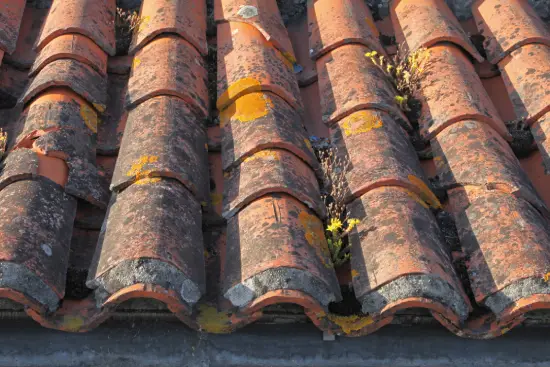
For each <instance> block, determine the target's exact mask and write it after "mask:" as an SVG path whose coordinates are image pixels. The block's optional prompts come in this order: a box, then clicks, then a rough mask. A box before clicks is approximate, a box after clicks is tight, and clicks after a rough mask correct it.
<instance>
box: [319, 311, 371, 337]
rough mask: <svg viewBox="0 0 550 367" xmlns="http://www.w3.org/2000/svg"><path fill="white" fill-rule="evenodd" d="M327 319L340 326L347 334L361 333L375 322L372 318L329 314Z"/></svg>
mask: <svg viewBox="0 0 550 367" xmlns="http://www.w3.org/2000/svg"><path fill="white" fill-rule="evenodd" d="M327 318H328V319H329V320H330V321H331V322H333V323H335V324H336V325H338V326H339V327H340V328H341V329H342V331H343V332H344V333H345V334H351V333H352V332H355V331H360V330H362V329H363V328H365V327H367V326H369V325H370V324H372V323H373V322H374V320H373V319H372V317H371V316H359V315H352V316H340V315H335V314H330V313H329V314H328V315H327Z"/></svg>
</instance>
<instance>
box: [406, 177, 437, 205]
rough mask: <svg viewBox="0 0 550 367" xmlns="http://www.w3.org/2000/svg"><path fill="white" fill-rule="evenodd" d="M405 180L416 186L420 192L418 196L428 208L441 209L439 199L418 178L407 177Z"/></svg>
mask: <svg viewBox="0 0 550 367" xmlns="http://www.w3.org/2000/svg"><path fill="white" fill-rule="evenodd" d="M407 178H408V179H409V181H411V183H412V184H413V185H414V186H416V187H417V188H418V189H419V190H420V192H419V196H420V198H421V199H422V200H424V201H425V202H426V204H428V205H429V206H430V207H432V208H435V209H440V208H441V203H440V202H439V199H438V198H437V196H435V194H434V193H433V192H432V190H430V188H429V187H428V186H427V185H426V184H425V183H424V181H422V180H421V179H420V178H418V177H416V176H415V175H408V176H407Z"/></svg>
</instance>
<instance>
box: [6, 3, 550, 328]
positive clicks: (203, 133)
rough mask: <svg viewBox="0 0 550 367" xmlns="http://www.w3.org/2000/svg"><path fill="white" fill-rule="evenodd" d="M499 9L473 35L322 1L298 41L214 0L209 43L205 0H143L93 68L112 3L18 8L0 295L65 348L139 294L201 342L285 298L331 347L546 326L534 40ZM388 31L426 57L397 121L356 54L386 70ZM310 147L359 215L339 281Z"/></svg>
mask: <svg viewBox="0 0 550 367" xmlns="http://www.w3.org/2000/svg"><path fill="white" fill-rule="evenodd" d="M496 2H497V1H496V0H485V2H481V1H478V2H477V3H476V5H475V6H484V5H485V6H487V4H489V5H490V4H495V5H499V4H500V3H499V4H496ZM501 3H502V4H501V5H502V7H506V11H502V12H500V13H499V12H498V11H496V14H494V16H493V15H491V16H490V18H491V19H488V18H487V16H488V15H487V14H490V13H491V12H494V10H493V8H491V9H488V10H489V12H483V11H480V14H478V15H476V16H477V17H478V18H479V19H478V21H480V20H481V21H482V22H487V23H486V24H485V23H483V24H476V22H474V21H471V20H470V21H468V22H462V23H458V21H457V20H456V18H455V16H454V15H453V14H452V13H451V11H450V10H449V9H448V8H447V6H446V5H445V3H444V2H443V1H442V0H422V1H414V2H413V1H410V0H400V1H399V0H397V1H394V2H393V3H392V19H389V17H386V18H383V19H382V20H377V21H373V18H372V17H371V14H370V12H369V9H368V8H367V7H366V6H365V5H364V4H363V2H361V1H355V0H338V1H336V2H334V1H333V2H326V1H324V0H317V1H316V2H312V3H311V4H310V7H309V19H310V22H309V23H311V24H308V19H307V17H306V15H305V14H303V15H302V16H301V17H298V18H297V19H295V20H294V21H293V23H292V24H290V25H288V26H284V25H283V23H282V22H281V17H280V16H279V12H278V11H277V10H278V9H277V7H278V6H281V5H277V4H278V2H276V1H275V0H219V1H218V2H217V3H216V7H217V8H216V14H215V15H216V23H217V25H216V27H211V29H210V31H215V30H216V29H217V31H218V34H217V36H216V35H215V34H214V33H209V37H210V38H209V43H208V47H207V45H206V42H205V40H206V22H207V19H206V14H205V13H206V12H205V10H206V8H205V6H206V3H205V2H204V1H198V2H197V1H184V0H177V1H170V2H166V3H165V2H161V1H154V0H144V1H143V6H142V8H141V15H140V17H141V24H140V25H139V26H137V28H136V29H135V30H134V31H133V36H134V39H133V44H132V45H133V46H132V47H133V48H132V51H133V52H135V55H134V56H128V55H123V53H124V52H123V51H124V50H122V51H121V50H119V53H121V55H120V56H116V57H108V56H107V54H108V53H112V52H114V50H115V34H119V33H120V32H115V27H117V26H120V25H119V24H118V23H117V24H115V22H114V16H115V1H114V0H109V1H107V0H101V2H98V4H96V2H95V1H93V5H92V1H91V0H85V1H84V0H83V1H81V0H79V1H76V0H70V1H64V2H61V1H60V0H54V4H53V7H52V9H50V10H48V9H37V8H35V5H36V4H35V2H28V4H27V9H26V10H25V14H24V16H23V23H22V24H21V26H19V24H17V25H16V28H17V29H19V28H20V31H19V39H18V40H17V48H16V50H15V52H13V53H12V54H11V55H7V54H8V53H6V55H5V56H4V58H5V60H4V64H2V65H0V127H2V129H3V130H4V131H6V132H7V133H8V139H7V150H6V153H5V154H4V157H3V159H2V164H1V165H0V204H1V205H0V209H1V210H3V213H4V214H2V215H0V235H1V236H4V241H2V243H0V270H1V272H2V274H3V275H4V276H2V277H1V279H0V298H8V299H10V300H12V301H14V302H17V303H19V304H21V305H23V308H24V310H25V312H26V313H27V314H28V315H29V316H31V317H32V318H33V319H34V320H36V321H37V322H39V323H40V324H41V325H43V326H45V327H50V328H55V329H60V330H65V331H85V330H89V329H92V328H94V327H96V326H97V325H99V324H100V323H101V322H103V321H105V320H107V319H108V318H109V317H110V316H111V315H112V314H113V312H115V310H116V309H117V307H119V306H120V305H121V304H122V303H124V306H123V307H124V309H125V310H127V309H128V308H129V309H131V310H135V309H136V307H137V308H140V307H142V306H139V305H138V304H137V303H136V301H135V299H137V298H139V299H141V302H150V300H157V301H159V302H160V303H161V304H162V306H161V308H162V309H163V311H158V310H157V312H164V310H168V311H169V312H171V313H173V314H174V315H175V316H176V317H177V318H178V319H179V320H181V321H182V322H184V323H185V324H186V325H188V326H189V327H191V328H193V329H197V330H202V331H207V332H218V333H220V332H230V331H233V330H235V329H237V328H239V327H242V326H244V325H247V324H249V323H251V322H255V321H257V320H260V319H262V318H263V317H264V316H267V317H270V319H273V316H270V315H272V314H271V313H270V312H269V310H270V308H271V307H275V308H276V309H277V310H278V311H277V312H279V310H283V311H284V312H286V310H287V309H288V307H289V306H287V305H286V304H289V303H293V304H295V305H299V306H301V307H303V312H304V314H305V316H307V317H308V318H309V319H310V320H311V321H312V322H313V323H314V324H315V325H316V326H317V327H318V328H320V329H321V330H323V331H325V332H327V333H332V334H345V335H350V336H356V335H364V334H370V333H372V332H374V331H376V330H378V329H380V328H381V327H383V326H385V325H387V324H389V323H392V322H394V321H395V320H401V318H402V315H401V314H402V313H403V311H405V312H406V313H407V314H409V313H412V314H415V315H416V313H415V312H418V311H417V309H424V310H425V311H426V312H429V313H430V314H431V315H432V316H433V317H434V318H435V319H436V320H437V321H439V323H441V324H442V325H443V326H444V327H446V328H447V329H449V330H450V331H451V332H453V333H455V334H457V335H459V336H462V337H470V338H491V337H496V336H499V335H501V334H503V333H505V332H506V331H507V330H508V329H510V328H512V327H514V326H516V325H519V324H520V323H522V322H523V320H525V319H526V318H527V316H526V313H527V312H529V311H532V310H536V309H548V308H549V305H550V293H549V292H548V290H549V289H550V288H549V287H548V285H547V278H548V276H549V275H548V269H547V268H548V261H549V259H550V243H549V240H550V238H549V236H550V231H549V222H548V218H547V217H548V211H547V205H548V204H549V203H550V191H549V190H548V189H547V188H548V182H549V181H548V180H549V179H550V176H544V172H543V168H542V162H546V163H547V164H548V166H549V167H548V168H550V160H549V158H548V157H549V153H548V151H549V149H550V148H548V143H547V139H546V135H547V130H549V129H550V128H548V126H550V124H548V123H547V121H546V120H547V115H548V114H547V113H546V112H547V106H546V104H547V102H546V100H545V98H544V96H545V93H546V89H545V83H544V81H545V79H544V78H545V77H546V74H547V72H546V69H545V68H546V67H547V66H548V65H547V64H548V62H547V61H548V60H547V57H546V56H547V55H546V52H547V45H545V44H543V43H544V41H545V39H539V41H537V42H533V41H534V40H537V38H536V37H538V36H537V35H536V34H535V33H536V32H539V33H542V34H544V32H546V31H544V30H542V28H540V24H541V23H540V21H539V20H538V19H537V18H536V16H535V15H534V14H533V11H532V10H530V9H529V8H527V7H525V6H524V4H523V3H521V4H520V3H519V2H515V1H510V2H504V1H501ZM61 6H63V7H64V8H63V10H66V11H65V12H63V11H62V9H61ZM0 7H1V6H0ZM65 8H66V9H65ZM327 9H328V10H327ZM453 9H454V7H453ZM210 10H212V9H211V8H210ZM283 10H284V9H283ZM476 11H477V10H476ZM350 12H351V13H353V14H352V15H350V14H351V13H350ZM65 13H66V15H64V14H65ZM210 15H212V14H210ZM380 15H383V14H382V13H379V14H377V16H380ZM499 17H500V18H505V20H503V21H499V22H495V21H494V19H500V18H499ZM10 19H11V20H10V22H11V23H14V24H15V22H14V20H15V17H13V18H10ZM213 20H214V19H213V17H211V18H210V19H209V21H210V23H211V24H212V25H213V24H214V22H213ZM17 22H19V21H17ZM392 22H393V28H394V29H393V28H392ZM518 22H520V23H518ZM11 23H10V24H11ZM43 23H44V24H43ZM516 24H521V27H519V26H518V27H517V28H520V29H519V30H517V31H515V29H513V30H512V31H513V33H514V34H513V35H510V36H509V37H510V38H508V39H506V38H505V39H502V37H501V38H499V36H496V33H498V32H499V31H501V30H502V31H503V32H504V31H505V30H506V28H509V26H510V25H516ZM476 25H479V26H480V27H481V29H485V28H487V30H484V35H485V37H487V35H488V33H487V32H489V30H490V32H496V33H495V34H494V35H495V37H497V38H498V39H497V41H498V42H500V43H499V44H497V45H496V46H495V47H496V48H495V49H498V47H502V48H503V52H504V53H505V54H506V55H504V58H503V59H502V60H500V63H499V64H498V65H493V64H490V63H489V62H485V63H479V60H481V57H480V55H479V52H481V51H483V50H481V44H482V39H483V36H482V35H479V34H477V30H476ZM308 26H311V29H312V31H313V32H312V34H311V35H310V34H309V32H308V31H307V28H308ZM0 27H1V26H0ZM41 28H43V30H42V31H41V32H40V29H41ZM501 28H502V29H501ZM497 29H498V31H497ZM2 31H4V29H2V30H0V50H2V45H3V44H2ZM118 31H119V30H118ZM300 32H301V33H300ZM39 33H40V34H39ZM470 34H471V38H469V35H470ZM394 35H396V36H397V42H398V43H399V42H402V41H406V43H407V46H408V47H409V49H417V48H419V47H422V46H424V47H427V48H428V49H429V60H428V64H427V66H426V68H425V72H424V75H423V78H422V82H421V85H420V91H419V92H418V95H417V97H420V102H422V103H423V106H422V109H421V110H420V109H419V110H415V111H412V113H411V111H406V112H407V115H405V113H404V112H403V111H402V110H401V108H400V106H398V104H397V103H396V101H395V96H396V95H397V91H396V90H395V88H394V87H393V86H392V84H393V83H392V81H391V80H390V79H389V78H388V77H387V76H386V75H385V73H383V72H381V71H380V70H379V69H378V67H377V66H375V65H373V64H372V63H371V62H370V60H369V59H368V58H367V57H365V53H366V52H367V51H368V50H370V49H375V50H378V52H379V53H381V54H382V53H383V52H384V50H386V51H387V52H386V53H387V54H388V55H391V56H390V57H394V56H395V55H396V50H397V45H396V44H395V42H394V41H395V39H394ZM539 36H540V35H539ZM35 38H38V40H36V39H35ZM306 38H307V40H306ZM378 38H379V39H378ZM543 38H544V37H543ZM128 40H129V39H128ZM510 40H513V42H512V41H510ZM118 41H120V39H119V40H118ZM14 42H15V40H14ZM36 42H37V43H38V49H37V50H38V51H37V52H35V51H33V50H30V49H29V48H28V47H27V46H28V45H30V44H33V43H36ZM507 42H508V43H510V45H508V43H507ZM119 43H120V42H119ZM310 44H311V45H314V47H311V46H310ZM473 44H475V45H476V46H477V47H478V49H479V52H478V50H476V48H475V47H474V46H473ZM491 45H492V43H491V42H486V44H485V46H486V47H487V48H488V49H487V50H486V51H487V53H488V55H489V58H491V57H492V55H491V53H492V52H493V51H494V50H493V49H492V47H493V46H491ZM507 45H508V46H510V47H511V48H510V49H507V47H508V46H507ZM312 48H315V50H313V52H312V53H311V54H310V49H312ZM317 48H318V50H317ZM512 48H513V50H512ZM292 49H294V52H293V51H292ZM207 50H208V51H209V52H210V53H209V54H208V55H206V51H207ZM3 52H4V51H0V53H3ZM316 52H317V53H316ZM481 53H482V54H484V52H481ZM294 55H295V56H296V59H294ZM205 56H207V57H205ZM311 56H313V57H311ZM470 56H472V57H470ZM472 59H474V60H473V63H474V65H472ZM31 68H32V69H31ZM216 68H217V75H216ZM29 69H30V70H29ZM317 71H318V72H319V75H317ZM29 72H31V75H32V76H34V79H31V78H29ZM317 78H318V80H317ZM480 78H483V80H480ZM26 85H27V86H28V87H27V89H26V90H25V86H26ZM299 85H300V86H302V88H299ZM505 85H506V88H505ZM214 89H217V90H216V91H215V90H214ZM535 97H536V98H535ZM17 100H21V103H20V104H18V105H16V102H17ZM212 102H217V103H216V105H217V108H218V111H215V110H213V109H210V106H209V104H211V103H212ZM415 113H418V114H419V115H420V120H419V121H418V119H417V118H416V117H417V116H415ZM406 116H409V117H410V118H411V121H410V123H409V121H408V120H407V117H406ZM503 120H504V121H506V124H505V123H504V122H503ZM526 120H527V122H528V123H529V124H530V125H526V124H525V121H526ZM218 122H219V123H218ZM418 125H420V126H418ZM547 125H548V126H547ZM508 129H510V131H511V132H512V135H513V140H512V141H511V142H508V141H507V140H506V139H510V135H509V133H508ZM529 129H530V130H529ZM420 133H422V134H420ZM531 133H532V134H533V136H534V138H533V136H531ZM548 133H549V134H550V132H548ZM308 135H313V136H308ZM534 142H536V143H537V145H535V144H534ZM312 144H313V147H312ZM522 144H523V145H524V148H525V149H524V151H525V152H523V151H522V152H520V151H519V150H518V146H521V145H522ZM509 145H511V146H512V147H513V148H514V150H512V149H511V147H510V146H509ZM327 147H332V148H337V150H335V151H334V154H335V155H336V157H337V158H341V159H349V161H350V165H349V167H348V169H347V171H346V172H345V174H344V177H343V179H342V182H339V184H341V186H342V187H343V188H345V189H346V190H347V193H346V195H347V196H346V198H345V200H346V201H347V202H348V210H349V213H348V215H349V217H350V218H355V219H359V220H360V221H359V224H358V225H357V227H356V228H354V229H353V230H351V233H350V236H349V237H348V238H345V239H344V245H347V244H348V242H347V241H349V244H350V245H351V253H352V256H351V264H350V263H347V264H344V266H339V267H338V266H336V267H335V266H334V264H333V261H332V256H331V253H330V250H329V245H328V241H327V238H326V226H327V222H328V221H329V220H330V218H327V216H326V208H325V203H324V202H323V199H324V195H325V194H326V192H325V190H326V189H327V188H326V187H325V186H326V185H324V183H323V180H322V176H323V173H322V172H321V170H320V167H321V165H320V164H319V163H318V161H317V157H316V154H315V151H314V150H313V148H315V149H326V148H327ZM416 150H419V151H418V152H417V151H416ZM420 150H421V151H420ZM514 152H516V154H518V157H520V155H521V157H520V161H518V158H517V157H516V156H514ZM431 155H433V156H435V157H434V158H433V159H430V157H431ZM418 157H421V158H422V161H419V158H418ZM521 167H523V168H524V169H525V171H523V170H522V168H521ZM428 177H429V178H428ZM109 184H110V185H111V188H112V191H111V192H109V190H108V187H109ZM14 213H15V214H17V215H15V214H14ZM52 218H54V219H55V220H53V219H52ZM344 225H345V224H344ZM455 227H456V228H455ZM337 265H338V264H337ZM6 274H7V275H9V276H6ZM86 274H87V275H86ZM86 279H87V281H86ZM353 297H354V298H355V299H353ZM285 315H286V314H285ZM289 317H293V316H289ZM300 317H303V316H302V315H300ZM529 317H531V315H529Z"/></svg>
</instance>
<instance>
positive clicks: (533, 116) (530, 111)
mask: <svg viewBox="0 0 550 367" xmlns="http://www.w3.org/2000/svg"><path fill="white" fill-rule="evenodd" d="M499 68H500V69H501V71H502V78H503V80H504V84H505V85H506V90H507V91H508V94H509V95H510V99H511V100H512V104H513V105H514V110H515V112H516V116H517V117H518V118H524V119H525V120H526V122H527V123H528V124H531V123H533V122H534V121H536V120H537V119H538V118H540V117H542V115H544V114H545V113H547V112H549V111H550V92H549V91H548V87H547V86H548V82H549V81H550V47H548V46H545V45H538V44H529V45H525V46H522V47H521V48H518V49H516V50H514V51H512V52H511V53H510V55H509V56H507V57H506V58H504V59H503V60H502V61H501V62H500V63H499Z"/></svg>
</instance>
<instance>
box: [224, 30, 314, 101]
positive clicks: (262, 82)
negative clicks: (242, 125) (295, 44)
mask: <svg viewBox="0 0 550 367" xmlns="http://www.w3.org/2000/svg"><path fill="white" fill-rule="evenodd" d="M220 61H221V62H220ZM257 91H269V92H273V93H275V94H277V95H278V96H279V97H281V98H283V99H284V100H285V101H286V102H287V103H288V104H290V105H291V106H292V107H293V108H295V109H297V110H302V109H303V107H302V104H301V101H300V91H299V88H298V83H297V82H296V79H295V77H294V71H293V65H292V63H291V62H290V61H289V60H288V59H287V58H286V57H285V56H283V54H282V53H281V52H280V51H279V50H277V49H276V48H275V47H274V46H273V45H271V43H269V42H267V41H266V40H265V38H264V36H263V35H262V34H261V33H260V32H259V31H258V30H257V29H256V27H254V26H251V25H249V24H247V23H243V22H229V23H220V24H218V100H217V103H216V104H217V107H218V110H223V109H225V108H227V107H228V106H229V105H230V104H231V103H233V102H234V101H235V100H236V99H237V98H239V97H241V96H242V95H244V94H247V93H250V92H257Z"/></svg>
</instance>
